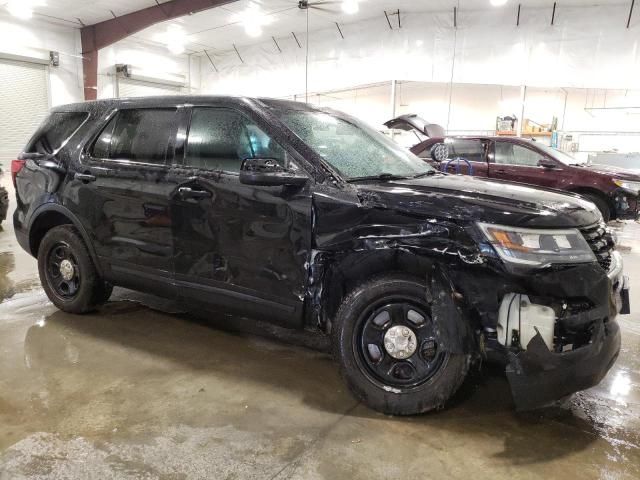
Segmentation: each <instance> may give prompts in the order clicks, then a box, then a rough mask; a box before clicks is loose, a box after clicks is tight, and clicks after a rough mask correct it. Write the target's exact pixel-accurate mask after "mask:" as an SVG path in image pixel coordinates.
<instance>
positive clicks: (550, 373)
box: [506, 320, 620, 410]
mask: <svg viewBox="0 0 640 480" xmlns="http://www.w3.org/2000/svg"><path fill="white" fill-rule="evenodd" d="M619 352H620V328H619V327H618V323H617V322H616V321H615V320H609V321H607V322H604V321H600V322H598V323H597V324H596V326H595V330H594V333H593V336H592V341H591V344H590V345H587V346H584V347H582V348H579V349H577V350H573V351H571V352H563V353H553V352H550V351H549V349H548V348H547V345H546V344H545V343H544V341H543V340H542V337H540V334H538V335H536V336H535V337H534V338H533V339H532V340H531V342H529V345H527V350H526V351H524V352H521V353H520V354H518V355H516V354H510V358H509V364H508V365H507V370H506V372H507V379H508V380H509V384H510V386H511V394H512V395H513V400H514V401H515V404H516V408H517V409H518V410H531V409H534V408H538V407H541V406H544V405H546V404H548V403H550V402H552V401H554V400H558V399H559V398H562V397H564V396H567V395H570V394H572V393H575V392H577V391H580V390H584V389H587V388H590V387H593V386H594V385H597V384H598V383H600V381H601V380H602V379H603V378H604V376H605V375H606V374H607V372H608V371H609V369H610V368H611V367H612V366H613V364H614V362H615V361H616V358H617V357H618V353H619Z"/></svg>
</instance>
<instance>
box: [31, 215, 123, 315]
mask: <svg viewBox="0 0 640 480" xmlns="http://www.w3.org/2000/svg"><path fill="white" fill-rule="evenodd" d="M38 271H39V273H40V281H41V283H42V287H43V288H44V291H45V292H46V294H47V296H48V297H49V300H51V301H52V302H53V304H54V305H55V306H56V307H58V308H59V309H60V310H63V311H65V312H69V313H86V312H89V311H91V310H93V309H95V307H96V306H97V305H99V304H101V303H103V302H104V301H106V300H107V298H108V297H109V294H110V293H111V287H110V285H108V284H106V283H105V282H104V280H103V279H102V278H100V276H99V275H98V272H97V270H96V267H95V265H94V263H93V260H92V259H91V256H90V255H89V251H88V250H87V246H86V245H85V243H84V241H83V239H82V237H81V236H80V234H79V232H78V231H77V230H76V229H75V227H73V226H72V225H60V226H58V227H54V228H52V229H51V230H49V231H48V232H47V233H46V234H45V236H44V237H43V239H42V241H41V242H40V246H39V248H38Z"/></svg>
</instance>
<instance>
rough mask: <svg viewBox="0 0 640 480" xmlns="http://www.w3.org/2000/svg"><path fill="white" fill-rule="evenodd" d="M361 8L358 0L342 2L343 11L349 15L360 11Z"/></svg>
mask: <svg viewBox="0 0 640 480" xmlns="http://www.w3.org/2000/svg"><path fill="white" fill-rule="evenodd" d="M358 10H360V5H359V3H358V0H344V1H343V2H342V11H343V12H344V13H347V14H349V15H353V14H354V13H358Z"/></svg>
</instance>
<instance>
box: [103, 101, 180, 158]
mask: <svg viewBox="0 0 640 480" xmlns="http://www.w3.org/2000/svg"><path fill="white" fill-rule="evenodd" d="M175 117H176V109H175V108H162V109H151V108H149V109H138V110H121V111H119V112H118V113H117V114H116V115H115V117H113V118H112V119H111V121H110V122H109V123H108V124H107V126H106V127H105V128H104V130H102V133H100V135H99V136H98V138H97V139H96V141H95V143H94V144H93V147H92V149H91V156H92V157H95V158H103V159H110V160H129V161H132V162H139V163H152V164H158V165H164V164H165V163H166V161H167V151H168V148H169V141H170V139H171V137H172V136H173V134H174V130H175Z"/></svg>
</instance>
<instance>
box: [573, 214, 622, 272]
mask: <svg viewBox="0 0 640 480" xmlns="http://www.w3.org/2000/svg"><path fill="white" fill-rule="evenodd" d="M580 231H581V232H582V235H583V236H584V238H585V240H586V241H587V243H588V244H589V246H590V247H591V250H593V253H595V255H596V258H597V259H598V263H599V264H600V266H601V267H602V268H604V270H605V272H608V271H609V268H610V267H611V252H612V251H613V248H614V246H615V244H614V241H613V237H612V235H611V233H609V232H608V231H607V228H606V226H605V225H604V223H600V224H596V225H592V226H590V227H585V228H581V229H580Z"/></svg>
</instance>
